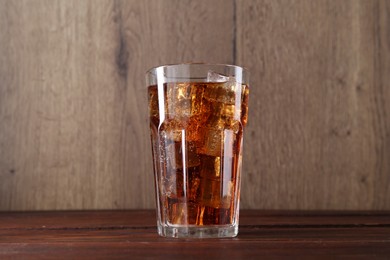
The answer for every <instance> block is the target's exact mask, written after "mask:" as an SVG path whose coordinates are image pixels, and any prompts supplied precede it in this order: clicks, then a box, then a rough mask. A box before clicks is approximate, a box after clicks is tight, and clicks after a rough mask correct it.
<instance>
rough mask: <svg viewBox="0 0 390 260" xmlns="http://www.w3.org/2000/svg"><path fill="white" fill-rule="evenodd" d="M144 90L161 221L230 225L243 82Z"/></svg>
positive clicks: (243, 112) (243, 117)
mask: <svg viewBox="0 0 390 260" xmlns="http://www.w3.org/2000/svg"><path fill="white" fill-rule="evenodd" d="M148 93H149V111H150V124H151V129H152V131H151V138H152V148H153V159H154V170H155V174H156V185H157V187H158V191H159V193H158V199H159V203H160V205H161V208H160V214H161V216H162V218H163V219H162V221H163V222H165V223H169V224H171V225H231V224H233V222H234V221H235V220H234V216H235V211H236V210H237V203H238V199H239V198H238V196H239V195H238V194H239V192H238V188H239V187H238V185H239V183H238V180H239V174H240V172H239V171H240V166H239V164H240V156H241V150H240V149H241V147H242V134H243V127H244V126H245V125H246V123H247V116H248V115H247V114H248V94H249V88H248V86H247V85H244V84H238V83H235V82H221V83H214V82H198V83H196V82H191V83H180V82H179V83H165V84H164V85H163V86H162V89H160V90H159V89H158V87H157V86H156V85H154V86H149V88H148ZM159 97H160V98H159ZM159 102H163V103H159Z"/></svg>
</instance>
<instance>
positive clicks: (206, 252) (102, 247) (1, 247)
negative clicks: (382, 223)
mask: <svg viewBox="0 0 390 260" xmlns="http://www.w3.org/2000/svg"><path fill="white" fill-rule="evenodd" d="M386 246H388V244H384V243H368V244H354V243H340V242H337V243H332V242H326V243H305V242H298V243H288V242H284V243H275V242H269V241H262V242H258V243H256V242H255V243H252V242H248V243H246V244H245V245H244V244H242V243H236V244H229V245H228V246H226V244H224V243H217V242H215V243H204V244H201V245H199V244H195V243H194V242H193V241H186V242H182V243H177V242H176V243H163V244H159V243H148V242H139V243H134V242H130V241H129V242H122V243H107V242H101V243H84V244H74V243H55V244H50V245H49V246H48V245H44V244H0V256H1V257H2V258H3V259H15V257H18V258H21V259H52V258H53V255H56V257H59V256H60V257H61V258H64V259H69V258H72V259H112V258H114V259H129V258H131V259H145V258H151V259H156V258H158V259H199V258H208V259H211V258H212V259H258V257H259V256H261V257H262V258H266V259H280V258H281V257H284V258H288V259H313V258H315V259H329V258H333V259H345V258H349V259H373V258H374V259H388V255H389V249H388V247H387V248H386Z"/></svg>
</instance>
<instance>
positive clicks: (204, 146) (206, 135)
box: [198, 126, 223, 156]
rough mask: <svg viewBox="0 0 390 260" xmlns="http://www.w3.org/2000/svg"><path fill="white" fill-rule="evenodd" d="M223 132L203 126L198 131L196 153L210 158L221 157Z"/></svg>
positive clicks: (212, 127)
mask: <svg viewBox="0 0 390 260" xmlns="http://www.w3.org/2000/svg"><path fill="white" fill-rule="evenodd" d="M222 135H223V131H221V129H219V128H217V127H214V126H211V127H210V126H205V127H202V128H201V129H200V136H201V137H202V139H201V140H199V146H198V152H199V153H201V154H206V155H211V156H221V147H222V145H223V143H222V141H223V139H222Z"/></svg>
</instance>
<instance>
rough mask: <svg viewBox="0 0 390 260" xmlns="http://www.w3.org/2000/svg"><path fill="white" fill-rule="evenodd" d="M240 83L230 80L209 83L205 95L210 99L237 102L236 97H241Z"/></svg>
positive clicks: (229, 102)
mask: <svg viewBox="0 0 390 260" xmlns="http://www.w3.org/2000/svg"><path fill="white" fill-rule="evenodd" d="M239 91H240V85H239V84H237V83H236V82H234V81H233V82H232V81H228V82H224V83H214V84H209V85H208V87H207V88H206V89H205V91H204V97H205V98H207V99H208V100H210V101H214V102H215V101H216V102H222V103H225V104H235V102H236V99H237V100H239V98H240V97H241V93H240V92H239Z"/></svg>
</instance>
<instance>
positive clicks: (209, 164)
mask: <svg viewBox="0 0 390 260" xmlns="http://www.w3.org/2000/svg"><path fill="white" fill-rule="evenodd" d="M200 161H201V165H200V177H201V178H206V179H215V180H220V176H221V157H219V156H208V155H201V156H200Z"/></svg>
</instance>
